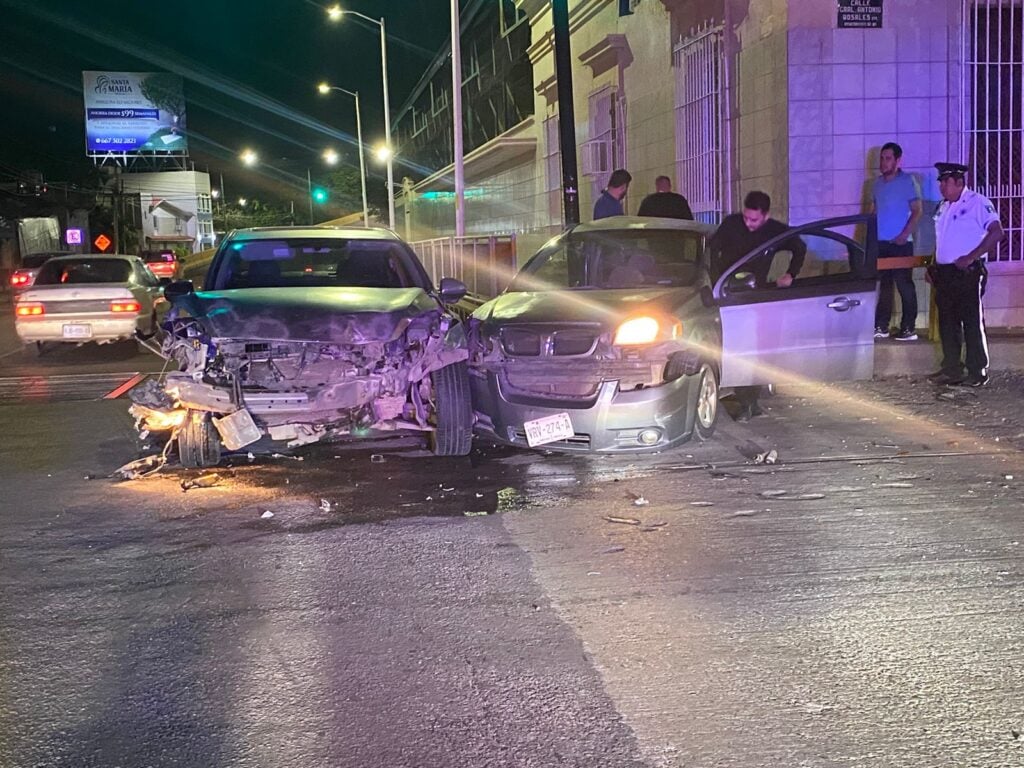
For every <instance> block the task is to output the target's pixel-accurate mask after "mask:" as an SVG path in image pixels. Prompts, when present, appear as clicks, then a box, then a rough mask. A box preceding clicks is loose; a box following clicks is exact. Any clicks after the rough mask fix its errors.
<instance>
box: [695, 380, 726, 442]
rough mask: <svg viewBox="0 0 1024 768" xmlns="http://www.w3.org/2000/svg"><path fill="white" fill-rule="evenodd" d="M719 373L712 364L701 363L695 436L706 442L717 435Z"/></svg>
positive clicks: (696, 403) (696, 404)
mask: <svg viewBox="0 0 1024 768" xmlns="http://www.w3.org/2000/svg"><path fill="white" fill-rule="evenodd" d="M719 410H720V405H719V402H718V372H717V371H715V368H714V366H713V365H711V364H710V363H701V366H700V370H699V371H698V372H697V398H696V402H695V404H694V408H693V434H694V435H695V436H696V437H697V439H698V440H700V441H702V442H703V441H704V440H708V439H710V438H711V436H712V435H713V434H715V426H716V424H717V423H718V412H719Z"/></svg>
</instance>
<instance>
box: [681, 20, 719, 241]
mask: <svg viewBox="0 0 1024 768" xmlns="http://www.w3.org/2000/svg"><path fill="white" fill-rule="evenodd" d="M722 55H723V51H722V27H721V26H720V25H719V26H710V25H708V26H706V27H704V28H703V29H701V30H698V31H696V32H694V33H692V34H691V35H690V37H688V38H686V39H682V40H680V41H679V42H678V43H677V44H676V46H675V48H674V49H673V51H672V64H673V67H674V68H675V75H676V83H675V90H676V94H675V113H676V177H677V181H678V183H679V192H680V193H682V194H683V195H685V196H686V198H687V200H689V202H690V208H691V209H692V210H693V214H694V216H695V217H696V218H697V220H698V221H705V222H709V223H717V222H718V221H719V220H721V218H722V187H723V183H722V157H723V155H722V92H723V87H722V85H723V82H722V80H723V77H722Z"/></svg>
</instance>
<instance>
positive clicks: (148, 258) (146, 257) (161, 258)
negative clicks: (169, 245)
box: [142, 253, 174, 264]
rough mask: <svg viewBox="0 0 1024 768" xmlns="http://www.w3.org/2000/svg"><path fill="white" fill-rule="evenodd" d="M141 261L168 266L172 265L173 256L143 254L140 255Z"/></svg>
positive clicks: (167, 254) (166, 254)
mask: <svg viewBox="0 0 1024 768" xmlns="http://www.w3.org/2000/svg"><path fill="white" fill-rule="evenodd" d="M142 260H143V261H145V262H146V263H147V264H158V263H160V262H165V263H168V264H173V263H174V254H173V253H144V254H142Z"/></svg>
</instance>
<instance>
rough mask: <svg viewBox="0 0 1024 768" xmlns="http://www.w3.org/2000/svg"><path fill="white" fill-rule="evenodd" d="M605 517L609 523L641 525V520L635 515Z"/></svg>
mask: <svg viewBox="0 0 1024 768" xmlns="http://www.w3.org/2000/svg"><path fill="white" fill-rule="evenodd" d="M604 519H605V520H607V521H608V522H609V523H620V524H622V525H640V521H639V520H637V519H636V518H635V517H616V516H615V515H605V516H604Z"/></svg>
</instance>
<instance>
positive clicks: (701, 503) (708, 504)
mask: <svg viewBox="0 0 1024 768" xmlns="http://www.w3.org/2000/svg"><path fill="white" fill-rule="evenodd" d="M690 506H691V507H713V506H715V502H713V501H691V502H690Z"/></svg>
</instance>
